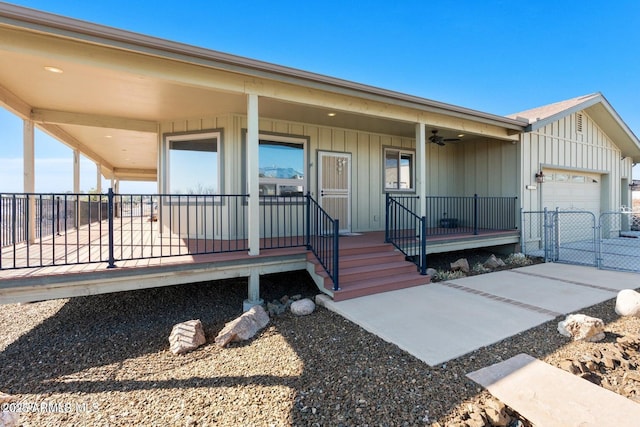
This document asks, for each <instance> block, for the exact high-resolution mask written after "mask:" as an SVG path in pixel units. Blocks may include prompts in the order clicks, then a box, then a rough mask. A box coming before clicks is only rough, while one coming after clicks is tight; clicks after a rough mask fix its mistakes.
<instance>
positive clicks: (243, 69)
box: [0, 2, 528, 132]
mask: <svg viewBox="0 0 640 427" xmlns="http://www.w3.org/2000/svg"><path fill="white" fill-rule="evenodd" d="M0 23H5V24H6V25H11V26H16V27H20V28H23V29H30V30H33V31H39V32H43V33H49V34H55V35H57V36H61V37H69V38H74V39H80V40H84V41H87V42H90V43H96V44H100V45H106V46H110V47H116V48H119V49H124V50H128V51H133V52H138V53H144V54H149V55H155V56H160V57H165V58H168V59H173V60H180V61H184V62H191V63H196V64H198V65H205V66H209V67H212V68H217V69H223V70H227V71H232V72H236V73H241V74H246V75H250V76H254V77H263V78H268V79H272V80H276V81H280V82H286V83H294V84H298V85H305V86H310V87H314V88H317V89H321V90H325V91H330V92H335V93H340V94H344V95H350V96H356V97H360V98H364V99H368V100H375V101H381V102H386V103H392V104H395V105H402V106H406V107H409V108H414V109H417V110H420V111H424V112H437V113H444V114H447V115H450V116H454V117H463V118H467V119H472V120H475V121H478V122H481V123H486V124H491V125H495V126H499V127H503V128H506V129H509V130H512V131H517V132H522V131H523V130H524V129H525V127H526V126H527V124H528V123H527V122H526V121H523V120H521V119H512V118H507V117H503V116H499V115H494V114H490V113H485V112H482V111H477V110H473V109H469V108H464V107H459V106H456V105H452V104H447V103H443V102H438V101H434V100H430V99H427V98H421V97H418V96H412V95H408V94H404V93H400V92H395V91H391V90H386V89H382V88H378V87H374V86H369V85H365V84H361V83H356V82H352V81H348V80H343V79H339V78H335V77H329V76H325V75H322V74H316V73H312V72H308V71H303V70H298V69H295V68H291V67H285V66H281V65H276V64H272V63H268V62H264V61H259V60H255V59H250V58H245V57H241V56H237V55H231V54H227V53H223V52H219V51H214V50H210V49H205V48H200V47H196V46H192V45H187V44H183V43H178V42H173V41H169V40H165V39H160V38H157V37H152V36H147V35H143V34H138V33H134V32H131V31H126V30H120V29H116V28H112V27H107V26H103V25H99V24H94V23H90V22H86V21H81V20H77V19H73V18H68V17H65V16H60V15H55V14H50V13H47V12H42V11H38V10H34V9H29V8H24V7H20V6H15V5H11V4H7V3H1V2H0Z"/></svg>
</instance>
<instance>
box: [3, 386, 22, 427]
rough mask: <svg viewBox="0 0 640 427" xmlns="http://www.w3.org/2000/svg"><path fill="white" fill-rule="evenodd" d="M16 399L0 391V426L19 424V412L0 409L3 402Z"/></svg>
mask: <svg viewBox="0 0 640 427" xmlns="http://www.w3.org/2000/svg"><path fill="white" fill-rule="evenodd" d="M16 400H18V399H17V398H16V397H15V396H12V395H10V394H7V393H3V392H1V391H0V427H15V426H19V425H20V414H19V413H18V412H10V411H7V410H2V408H5V404H7V403H12V402H15V401H16Z"/></svg>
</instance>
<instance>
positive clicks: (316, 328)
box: [0, 272, 640, 426]
mask: <svg viewBox="0 0 640 427" xmlns="http://www.w3.org/2000/svg"><path fill="white" fill-rule="evenodd" d="M246 293H247V283H246V281H245V280H239V279H234V280H227V281H221V282H215V283H199V284H192V285H182V286H173V287H166V288H157V289H148V290H140V291H131V292H123V293H115V294H106V295H96V296H90V297H82V298H74V299H70V300H55V301H46V302H40V303H34V304H22V305H18V304H13V305H3V306H0V331H1V332H0V366H1V367H2V369H1V370H0V391H2V392H5V393H9V394H12V395H14V396H15V397H16V399H17V400H16V402H17V404H18V405H19V406H14V408H16V407H18V408H20V409H21V410H24V411H27V412H26V413H22V414H21V418H20V420H21V422H22V423H23V425H24V426H64V425H73V426H84V425H97V426H132V425H143V426H154V425H158V426H172V425H176V426H185V425H186V426H212V425H216V426H218V425H223V426H244V425H247V426H287V425H296V426H298V425H299V426H340V425H344V426H356V425H358V426H366V425H369V426H409V425H410V426H413V425H431V424H432V423H434V422H436V421H438V422H440V423H441V424H442V425H448V424H449V423H451V422H453V421H454V420H461V419H463V418H464V417H465V411H468V408H469V407H470V405H478V404H480V402H481V401H483V400H485V399H486V398H487V396H488V395H487V393H486V392H483V391H482V390H481V389H480V388H479V386H477V385H476V384H475V383H473V382H472V381H470V380H468V379H467V378H466V377H465V374H466V373H468V372H470V371H474V370H477V369H479V368H482V367H485V366H488V365H491V364H493V363H496V362H499V361H501V360H505V359H507V358H509V357H512V356H514V355H516V354H518V353H522V352H525V353H528V354H530V355H532V356H534V357H537V358H539V359H542V360H545V361H547V362H549V363H551V364H554V365H556V366H559V365H560V363H561V362H562V361H563V360H565V359H567V358H577V357H579V356H580V355H581V354H583V353H584V352H588V351H591V350H593V349H594V348H598V347H599V346H607V345H613V344H612V343H614V342H615V338H616V337H618V336H620V335H629V334H635V335H638V334H640V319H638V318H619V317H618V316H617V315H616V314H615V312H614V301H613V300H611V301H607V302H604V303H602V304H599V305H596V306H593V307H590V308H588V309H585V310H583V311H581V312H582V313H585V314H588V315H590V316H594V317H599V318H602V319H603V320H604V321H605V323H606V324H607V327H606V331H607V338H606V339H605V341H604V342H602V343H574V342H571V341H570V340H569V339H568V338H566V337H563V336H561V335H560V334H559V333H558V332H557V330H556V327H557V322H558V321H559V320H562V319H561V318H558V319H556V320H554V321H550V322H547V323H545V324H543V325H540V326H539V327H536V328H534V329H531V330H529V331H526V332H524V333H521V334H519V335H516V336H513V337H511V338H509V339H506V340H504V341H502V342H499V343H497V344H495V345H492V346H489V347H485V348H481V349H479V350H477V351H475V352H473V353H471V354H468V355H465V356H463V357H460V358H458V359H456V360H453V361H450V362H447V363H446V364H442V365H438V366H435V367H429V366H428V365H426V364H425V363H423V362H421V361H420V360H418V359H416V358H415V357H413V356H411V355H409V354H407V353H405V352H404V351H402V350H400V349H399V348H398V347H396V346H395V345H393V344H390V343H387V342H385V341H383V340H381V339H380V338H378V337H376V336H374V335H372V334H370V333H368V332H366V331H364V330H363V329H362V328H360V327H358V326H357V325H355V324H353V323H351V322H350V321H347V320H345V319H344V318H342V317H340V316H339V315H337V314H335V313H333V312H330V311H328V310H326V309H324V308H317V310H316V311H315V312H314V313H313V314H311V315H309V316H295V315H293V314H291V313H289V312H287V313H285V314H282V315H279V316H273V317H272V318H271V322H270V324H269V325H268V326H267V327H266V328H265V329H263V330H262V331H261V332H260V333H258V335H257V336H256V337H254V339H252V340H250V341H247V342H243V343H232V344H230V345H229V347H227V348H224V349H223V348H219V347H217V346H216V345H215V344H213V339H214V338H215V336H216V335H217V333H218V332H219V331H220V330H221V329H222V327H223V326H224V324H225V323H226V322H229V321H230V320H233V319H235V318H236V317H237V316H239V315H240V314H242V301H243V299H244V298H246ZM316 293H317V288H316V287H315V285H314V284H313V283H312V282H311V280H310V278H309V277H308V276H307V275H306V273H303V272H298V273H287V274H280V275H274V276H268V277H264V278H263V279H262V295H261V296H262V297H263V298H264V299H265V301H270V300H272V299H278V298H280V297H282V296H284V295H289V296H292V295H296V294H300V295H302V296H303V297H306V296H308V297H312V296H314V295H315V294H316ZM191 319H200V320H201V321H202V324H203V325H204V329H205V334H206V336H207V344H206V345H204V346H203V347H200V348H199V349H197V350H195V351H194V352H191V353H187V354H185V355H182V356H177V355H174V354H172V353H171V352H169V342H168V336H169V333H170V331H171V328H172V326H173V325H174V324H176V323H179V322H183V321H186V320H191ZM505 321H506V322H508V321H509V319H505ZM636 362H640V360H638V361H636ZM621 369H623V368H621V367H619V368H617V371H616V372H614V373H607V372H602V373H601V375H602V376H603V377H606V376H619V375H622V374H621V372H620V370H621ZM612 372H613V371H612ZM620 378H622V377H620ZM607 381H609V380H607ZM611 381H613V380H611ZM632 394H633V393H632ZM629 397H634V396H629ZM463 425H464V424H463Z"/></svg>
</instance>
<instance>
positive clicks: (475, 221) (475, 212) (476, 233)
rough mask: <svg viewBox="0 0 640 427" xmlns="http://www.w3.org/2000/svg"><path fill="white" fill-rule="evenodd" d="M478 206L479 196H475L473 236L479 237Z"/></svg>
mask: <svg viewBox="0 0 640 427" xmlns="http://www.w3.org/2000/svg"><path fill="white" fill-rule="evenodd" d="M478 209H479V206H478V195H477V194H474V195H473V234H474V235H475V236H477V235H478V216H479V215H480V212H479V210H478Z"/></svg>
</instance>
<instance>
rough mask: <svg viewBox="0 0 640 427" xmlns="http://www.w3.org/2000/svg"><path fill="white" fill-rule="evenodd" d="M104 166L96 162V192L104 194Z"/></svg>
mask: <svg viewBox="0 0 640 427" xmlns="http://www.w3.org/2000/svg"><path fill="white" fill-rule="evenodd" d="M100 169H102V166H101V165H100V163H96V193H98V194H102V171H101V170H100Z"/></svg>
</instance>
